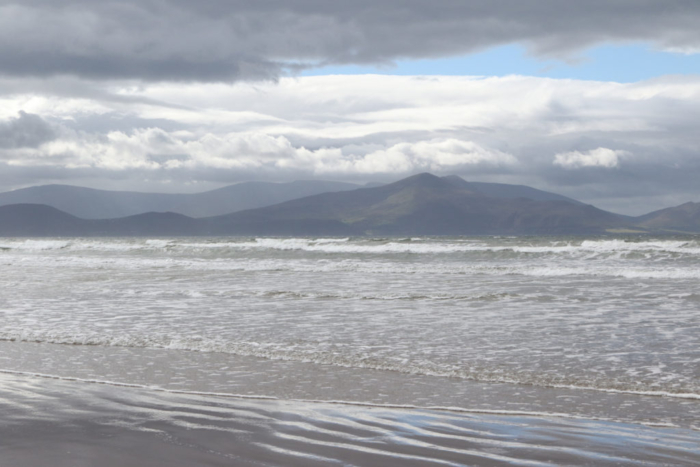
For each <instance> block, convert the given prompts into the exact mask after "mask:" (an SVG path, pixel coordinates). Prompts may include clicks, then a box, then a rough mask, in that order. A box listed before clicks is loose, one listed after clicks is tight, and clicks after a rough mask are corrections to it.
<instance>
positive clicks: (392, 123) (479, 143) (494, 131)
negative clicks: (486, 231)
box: [0, 75, 700, 207]
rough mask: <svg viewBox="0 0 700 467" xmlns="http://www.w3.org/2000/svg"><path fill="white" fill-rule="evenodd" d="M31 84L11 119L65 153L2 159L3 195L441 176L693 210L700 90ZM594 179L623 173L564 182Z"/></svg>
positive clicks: (450, 83)
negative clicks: (33, 190) (689, 205)
mask: <svg viewBox="0 0 700 467" xmlns="http://www.w3.org/2000/svg"><path fill="white" fill-rule="evenodd" d="M22 86H23V83H22V82H21V80H15V81H13V80H11V79H9V78H0V121H10V120H12V119H16V118H17V115H19V112H20V111H22V110H24V111H25V112H27V113H31V114H34V115H37V116H39V117H41V118H42V119H43V120H44V121H46V122H47V124H50V125H51V128H52V129H53V131H54V139H52V140H51V141H47V142H44V143H43V144H41V145H39V146H37V145H34V146H35V147H21V148H20V147H14V146H16V145H14V146H13V145H5V147H3V148H0V182H1V183H3V187H2V189H12V188H18V187H20V186H26V185H30V184H42V183H54V182H56V181H60V182H61V183H81V182H80V179H74V180H73V181H71V177H73V175H71V173H74V174H76V175H74V176H75V177H86V176H89V177H90V180H93V182H91V186H96V187H100V186H102V185H101V183H99V182H94V180H116V179H127V178H128V182H129V187H131V188H137V189H141V190H153V189H155V190H159V189H161V187H162V185H161V183H165V182H164V181H168V183H171V185H170V188H169V190H170V191H178V186H184V184H185V183H197V184H200V185H202V184H207V183H209V184H216V186H220V184H224V183H234V182H238V181H243V180H250V179H266V180H276V181H283V180H293V179H303V178H314V177H317V178H320V177H322V178H325V179H337V180H348V181H351V180H354V181H369V180H394V179H398V178H399V177H402V176H407V175H410V174H412V173H417V172H423V171H430V172H435V173H442V174H448V173H457V174H459V175H463V176H464V177H466V178H468V179H470V180H474V181H494V182H503V183H520V184H528V185H533V186H535V187H537V188H541V189H549V190H552V191H558V192H562V193H563V194H566V195H568V196H572V197H575V198H581V199H583V200H587V201H590V202H593V201H595V199H591V198H587V196H590V193H593V195H594V196H599V195H598V194H599V193H600V194H601V195H600V196H601V197H602V196H603V195H605V197H606V198H605V199H606V200H614V199H615V198H616V197H617V196H619V195H618V194H616V193H615V192H620V191H621V190H626V195H625V196H627V197H628V199H629V198H632V197H639V198H635V199H643V198H644V197H650V196H652V194H650V193H651V191H650V190H656V193H666V192H669V191H674V190H679V189H681V188H680V186H681V185H683V186H685V188H683V189H684V190H685V191H684V192H683V193H684V194H683V195H680V194H679V195H678V196H679V197H680V196H682V197H683V198H685V199H689V200H697V196H696V195H695V194H693V193H695V192H696V191H697V178H698V177H700V152H698V148H699V147H700V133H698V132H697V131H696V128H695V125H694V124H693V122H696V121H698V120H700V78H698V77H692V76H688V77H682V78H679V77H664V78H657V79H654V80H650V81H643V82H639V83H632V84H620V83H607V82H595V81H576V80H554V79H544V78H536V77H523V76H508V77H503V78H497V77H493V78H477V77H458V76H433V77H420V78H417V77H410V76H378V75H363V76H341V75H338V76H318V77H303V78H286V79H282V80H280V81H279V82H277V83H258V84H255V85H253V84H246V83H235V84H223V83H216V84H202V83H197V84H188V83H179V84H178V83H158V84H152V85H150V84H147V85H141V86H133V85H129V86H127V85H123V84H119V83H115V82H111V83H108V84H103V85H99V86H98V85H96V84H95V83H91V84H90V86H91V89H90V92H91V94H90V95H89V96H87V97H86V96H83V95H81V94H80V92H82V90H83V88H85V89H87V88H88V87H87V86H86V87H81V86H79V82H77V81H76V82H70V83H68V82H67V81H66V82H65V83H64V85H63V87H61V88H60V89H58V90H57V89H56V88H51V87H50V86H48V85H47V87H46V88H45V90H44V91H43V92H42V93H38V92H36V91H34V90H35V89H39V88H41V86H38V85H37V81H36V80H34V81H33V82H32V83H29V85H28V86H29V89H28V90H27V89H24V90H23V88H22ZM3 91H5V94H4V95H3V94H2V93H3ZM69 91H70V92H69ZM76 93H77V94H76ZM115 96H116V97H115ZM581 148H585V150H582V149H581ZM589 148H598V149H593V150H592V151H590V150H588V149H589ZM627 154H634V157H627ZM554 155H556V156H554ZM3 164H9V165H11V166H13V167H22V168H23V169H22V170H23V172H22V173H23V176H24V177H25V179H23V180H22V181H17V180H16V179H15V178H12V177H10V176H9V175H5V176H4V177H3V173H2V172H3ZM584 167H599V168H617V169H616V170H604V171H603V170H596V171H592V170H561V168H566V169H575V168H584ZM34 168H36V169H34ZM25 169H26V170H25ZM18 170H19V169H18ZM8 173H10V172H8V171H6V172H5V174H8ZM15 173H17V172H15ZM56 173H59V175H60V178H52V177H54V175H52V174H56ZM32 174H35V175H32ZM85 174H87V175H85ZM666 180H674V183H673V184H672V186H669V183H667V182H665V181H666ZM679 180H680V181H679ZM632 181H634V182H632ZM125 183H126V182H125ZM606 202H611V203H612V201H606ZM635 202H636V201H635ZM640 203H641V202H640ZM654 206H657V205H656V204H654ZM658 207H663V206H658Z"/></svg>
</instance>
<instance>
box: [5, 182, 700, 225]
mask: <svg viewBox="0 0 700 467" xmlns="http://www.w3.org/2000/svg"><path fill="white" fill-rule="evenodd" d="M47 193H48V194H51V193H53V194H54V195H55V196H53V197H51V196H48V195H47ZM295 193H296V194H300V196H297V197H296V198H294V199H292V197H293V196H295V195H294V194H295ZM308 193H311V194H310V195H308ZM23 196H24V198H23ZM280 199H281V200H282V202H280V201H279V200H280ZM36 200H42V201H44V202H43V203H36V202H33V201H36ZM13 201H14V203H13ZM49 202H50V203H49ZM10 203H12V204H10ZM159 203H160V204H159ZM208 203H209V205H208ZM3 204H5V205H4V206H3ZM153 206H158V208H157V210H164V211H166V212H146V211H145V210H148V209H150V208H151V207H153ZM162 206H167V207H166V208H165V209H163V208H162ZM247 206H253V208H248V209H246V208H245V207H247ZM61 207H64V208H71V209H70V210H68V209H61ZM119 209H121V211H119ZM115 210H117V211H119V212H124V210H126V211H128V212H132V213H134V214H133V215H127V216H115V217H113V218H104V217H107V216H108V215H109V213H111V212H114V211H115ZM222 211H224V212H226V214H220V213H221V212H222ZM77 212H80V213H82V215H74V214H75V213H77ZM85 212H89V213H91V215H90V217H92V218H89V216H87V215H85ZM212 213H215V214H218V215H212ZM609 232H638V233H645V232H653V233H677V232H690V233H697V232H700V203H686V204H684V205H681V206H678V207H675V208H668V209H662V210H660V211H656V212H653V213H649V214H647V215H645V216H640V217H628V216H623V215H619V214H614V213H611V212H607V211H604V210H601V209H598V208H596V207H594V206H591V205H587V204H584V203H581V202H579V201H576V200H573V199H571V198H567V197H564V196H561V195H557V194H554V193H548V192H545V191H541V190H536V189H534V188H531V187H527V186H521V185H506V184H493V183H476V182H468V181H465V180H464V179H462V178H460V177H457V176H447V177H437V176H434V175H431V174H427V173H425V174H419V175H415V176H412V177H408V178H406V179H403V180H399V181H398V182H395V183H390V184H385V185H379V186H365V187H362V186H358V185H353V184H348V183H339V182H313V181H309V182H292V183H287V184H270V183H261V182H250V183H246V184H239V185H232V186H230V187H225V188H221V189H219V190H213V191H209V192H205V193H199V194H193V195H185V194H181V195H163V194H150V193H131V192H109V191H104V190H90V189H86V188H77V187H67V186H61V185H49V186H43V187H34V188H27V189H24V190H17V191H13V192H7V193H0V235H2V236H130V235H137V236H181V235H188V236H189V235H212V236H225V235H273V236H302V235H303V236H334V235H338V236H359V235H389V236H391V235H555V234H556V235H564V234H604V233H609Z"/></svg>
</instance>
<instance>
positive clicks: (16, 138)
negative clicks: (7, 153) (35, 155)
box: [0, 111, 56, 149]
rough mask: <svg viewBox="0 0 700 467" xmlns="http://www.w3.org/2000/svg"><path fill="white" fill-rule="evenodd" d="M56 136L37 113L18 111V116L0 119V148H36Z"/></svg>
mask: <svg viewBox="0 0 700 467" xmlns="http://www.w3.org/2000/svg"><path fill="white" fill-rule="evenodd" d="M55 137H56V133H55V132H54V130H53V128H52V127H51V125H49V123H47V122H46V121H45V120H43V119H42V118H41V117H40V116H38V115H33V114H28V113H26V112H23V111H20V112H19V117H17V118H13V119H10V120H9V121H5V122H2V121H0V148H2V149H16V148H36V147H39V146H41V145H42V144H43V143H46V142H47V141H51V140H52V139H54V138H55Z"/></svg>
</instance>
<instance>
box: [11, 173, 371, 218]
mask: <svg viewBox="0 0 700 467" xmlns="http://www.w3.org/2000/svg"><path fill="white" fill-rule="evenodd" d="M357 188H361V186H360V185H355V184H352V183H343V182H329V181H321V180H306V181H295V182H291V183H267V182H246V183H239V184H237V185H230V186H226V187H223V188H219V189H216V190H212V191H206V192H203V193H195V194H168V193H139V192H132V191H107V190H96V189H92V188H83V187H76V186H69V185H43V186H36V187H31V188H23V189H20V190H15V191H8V192H5V193H0V206H6V205H10V204H45V205H47V206H53V207H55V208H57V209H60V210H61V211H64V212H66V213H68V214H72V215H74V216H77V217H80V218H82V219H113V218H118V217H125V216H132V215H136V214H143V213H147V212H174V213H178V214H183V215H186V216H189V217H209V216H217V215H222V214H228V213H231V212H236V211H242V210H245V209H254V208H259V207H263V206H270V205H273V204H277V203H282V202H284V201H289V200H292V199H296V198H302V197H305V196H311V195H316V194H320V193H325V192H331V191H344V190H355V189H357Z"/></svg>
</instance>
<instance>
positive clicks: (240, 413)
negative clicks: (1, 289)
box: [0, 373, 700, 467]
mask: <svg viewBox="0 0 700 467" xmlns="http://www.w3.org/2000/svg"><path fill="white" fill-rule="evenodd" d="M0 411H1V412H2V413H3V414H4V416H3V418H2V419H1V420H0V440H2V441H0V459H2V460H3V462H7V463H8V465H14V466H19V467H22V466H33V465H49V464H50V465H54V466H58V467H61V466H64V465H65V466H69V465H70V466H83V465H85V466H88V465H97V464H99V465H100V466H101V467H112V466H117V465H143V466H150V465H154V466H155V465H171V466H175V467H177V466H181V465H182V466H185V465H211V466H217V465H271V466H272V465H291V466H294V465H358V466H363V465H389V466H391V465H397V466H399V465H400V466H406V465H408V466H410V465H592V464H594V465H644V464H647V465H649V464H653V465H697V463H699V462H700V452H699V451H698V450H697V446H698V445H700V433H698V432H696V431H693V430H689V429H677V428H654V427H648V426H642V425H633V424H627V423H617V422H608V421H601V420H583V419H570V418H567V419H563V418H558V417H552V416H537V417H533V416H530V415H516V414H511V415H494V414H483V413H481V414H478V413H456V412H447V411H437V410H429V409H416V408H395V407H394V408H392V407H379V406H375V407H372V406H359V405H355V406H353V405H347V404H342V405H341V404H337V403H335V404H334V403H328V402H299V401H288V400H279V399H277V400H275V399H268V400H263V399H258V400H255V399H237V398H232V397H221V396H213V395H197V394H185V393H175V392H164V391H152V390H149V389H145V388H134V387H117V386H111V385H107V384H85V383H83V382H78V381H65V380H49V379H46V378H37V377H30V376H19V375H9V374H7V373H4V374H0Z"/></svg>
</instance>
